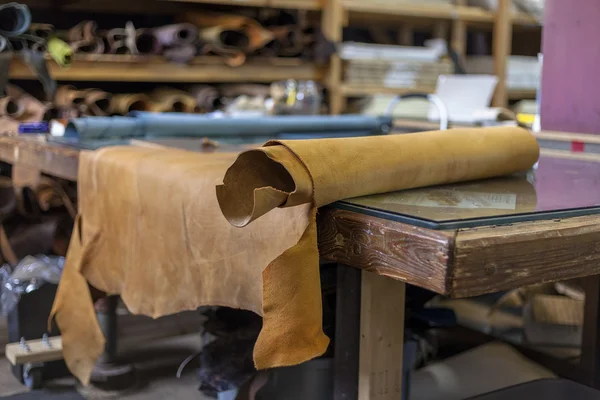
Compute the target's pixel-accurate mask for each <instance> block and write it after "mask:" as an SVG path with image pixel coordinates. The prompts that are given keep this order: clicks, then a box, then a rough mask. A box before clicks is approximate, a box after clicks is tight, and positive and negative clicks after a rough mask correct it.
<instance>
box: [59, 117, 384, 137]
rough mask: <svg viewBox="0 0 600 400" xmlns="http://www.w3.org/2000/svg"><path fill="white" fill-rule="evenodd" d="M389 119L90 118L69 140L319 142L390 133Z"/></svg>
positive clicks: (73, 128) (76, 122)
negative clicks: (195, 139)
mask: <svg viewBox="0 0 600 400" xmlns="http://www.w3.org/2000/svg"><path fill="white" fill-rule="evenodd" d="M390 127H391V119H390V118H388V117H370V116H362V115H343V116H272V117H261V118H213V117H209V116H205V115H197V114H181V113H147V112H133V113H130V115H129V116H127V117H87V118H75V119H72V120H71V121H69V123H68V125H67V127H66V131H65V137H68V138H79V139H80V140H90V139H115V138H139V137H208V138H211V139H216V140H219V139H226V138H228V139H239V140H242V141H244V140H251V139H257V138H258V137H260V138H270V139H276V138H293V137H294V136H296V138H303V139H304V138H319V137H338V136H340V137H343V136H366V135H371V134H381V133H387V132H388V131H389V130H390Z"/></svg>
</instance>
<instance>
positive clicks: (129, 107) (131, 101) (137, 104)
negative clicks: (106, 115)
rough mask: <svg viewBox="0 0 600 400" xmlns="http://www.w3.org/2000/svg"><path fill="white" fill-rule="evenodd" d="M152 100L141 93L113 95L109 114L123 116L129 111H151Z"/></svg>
mask: <svg viewBox="0 0 600 400" xmlns="http://www.w3.org/2000/svg"><path fill="white" fill-rule="evenodd" d="M151 110H152V99H150V97H148V96H147V95H145V94H142V93H132V94H115V95H113V96H112V99H111V101H110V112H111V114H120V115H125V114H127V113H129V112H131V111H151Z"/></svg>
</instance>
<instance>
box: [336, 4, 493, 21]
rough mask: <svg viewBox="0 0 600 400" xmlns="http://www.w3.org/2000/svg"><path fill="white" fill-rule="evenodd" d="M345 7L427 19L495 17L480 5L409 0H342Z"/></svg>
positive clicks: (466, 19)
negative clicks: (468, 5)
mask: <svg viewBox="0 0 600 400" xmlns="http://www.w3.org/2000/svg"><path fill="white" fill-rule="evenodd" d="M342 1H343V5H344V8H346V9H347V10H349V11H350V12H351V13H354V14H358V13H363V14H379V15H383V14H387V15H393V16H395V17H407V18H427V19H447V20H454V19H460V20H463V21H473V22H478V21H479V22H491V21H493V19H494V17H493V14H492V13H491V12H489V11H486V10H484V9H483V8H480V7H467V6H460V5H453V4H420V3H419V2H416V1H415V2H407V1H395V0H392V1H371V2H369V1H363V0H342Z"/></svg>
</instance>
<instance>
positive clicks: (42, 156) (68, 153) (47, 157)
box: [0, 137, 79, 181]
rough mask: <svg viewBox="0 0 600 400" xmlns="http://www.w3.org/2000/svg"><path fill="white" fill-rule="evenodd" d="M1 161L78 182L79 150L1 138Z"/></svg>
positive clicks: (31, 141)
mask: <svg viewBox="0 0 600 400" xmlns="http://www.w3.org/2000/svg"><path fill="white" fill-rule="evenodd" d="M0 160H1V161H4V162H7V163H9V164H12V165H18V164H22V165H25V166H28V167H31V168H33V169H37V170H39V171H41V172H43V173H46V174H49V175H52V176H55V177H57V178H63V179H68V180H71V181H76V180H77V170H78V168H79V150H77V149H72V148H68V147H62V146H52V145H49V144H47V143H46V142H45V141H41V140H36V139H23V138H19V137H2V138H0Z"/></svg>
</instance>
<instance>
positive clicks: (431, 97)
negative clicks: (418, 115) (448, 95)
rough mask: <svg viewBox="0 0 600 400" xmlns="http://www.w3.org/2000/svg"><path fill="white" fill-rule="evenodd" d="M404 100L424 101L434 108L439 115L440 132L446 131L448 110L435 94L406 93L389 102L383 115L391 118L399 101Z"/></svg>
mask: <svg viewBox="0 0 600 400" xmlns="http://www.w3.org/2000/svg"><path fill="white" fill-rule="evenodd" d="M405 99H425V100H427V101H429V102H430V103H432V104H433V105H435V106H436V108H437V109H438V113H439V114H440V130H441V131H445V130H447V129H448V109H447V108H446V105H445V104H444V102H443V101H442V100H441V99H440V98H439V97H438V96H436V95H435V94H427V93H408V94H404V95H401V96H396V97H394V98H393V99H392V101H390V103H389V104H388V106H387V109H386V110H385V115H386V116H389V117H391V116H392V112H393V111H394V109H395V108H396V107H397V106H398V103H399V102H400V100H405Z"/></svg>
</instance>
